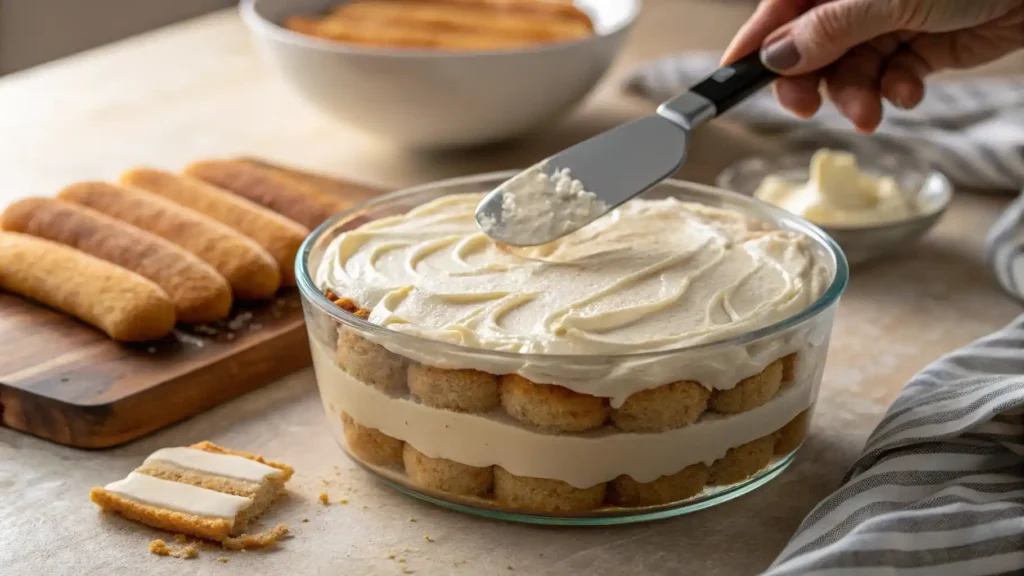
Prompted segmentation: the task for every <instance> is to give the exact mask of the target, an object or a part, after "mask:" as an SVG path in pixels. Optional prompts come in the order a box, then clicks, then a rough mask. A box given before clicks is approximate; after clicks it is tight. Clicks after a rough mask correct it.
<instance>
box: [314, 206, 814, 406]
mask: <svg viewBox="0 0 1024 576" xmlns="http://www.w3.org/2000/svg"><path fill="white" fill-rule="evenodd" d="M482 196H483V195H482V194H467V195H457V196H448V197H444V198H440V199H438V200H435V201H433V202H430V203H428V204H425V205H423V206H420V207H418V208H416V209H414V210H412V211H410V212H408V213H406V214H404V215H400V216H393V217H388V218H384V219H380V220H376V221H373V222H370V223H368V224H366V225H364V226H362V227H360V228H358V229H356V230H353V231H350V232H346V233H344V234H342V235H340V236H339V237H338V238H336V239H334V241H333V242H332V243H331V244H330V245H329V246H328V248H327V251H326V253H325V256H324V258H323V260H322V263H321V266H320V269H319V271H318V278H317V280H318V284H319V285H320V286H323V287H329V288H330V289H331V290H333V291H334V292H335V293H337V294H339V295H343V296H345V297H347V298H350V299H351V300H353V301H354V302H356V303H357V304H358V305H359V306H361V307H363V308H367V309H370V310H371V314H370V317H369V321H370V322H372V323H374V324H377V325H380V326H384V327H387V328H389V329H390V330H393V331H396V332H402V333H406V334H410V335H414V336H418V337H422V338H427V339H431V340H439V341H443V342H449V343H453V344H459V345H462V346H469V347H473V348H482V349H487V350H497V351H505V352H518V353H535V354H582V355H613V354H614V355H619V354H628V353H636V352H648V351H657V350H665V349H673V348H678V347H682V346H689V345H694V344H701V343H706V342H712V341H717V340H722V339H726V338H729V337H731V336H735V335H738V334H742V333H744V332H748V331H750V330H754V329H757V328H761V327H764V326H767V325H770V324H773V323H775V322H777V321H780V320H783V319H785V318H787V317H790V316H792V315H794V314H796V313H798V312H800V311H801V310H803V309H805V308H807V307H808V306H809V305H810V304H811V303H812V302H813V301H814V300H815V299H816V298H817V297H818V296H819V295H821V294H822V292H823V291H824V290H825V289H826V287H827V286H828V283H829V282H830V281H831V276H832V274H831V271H830V269H829V267H828V266H827V265H826V264H825V263H824V262H823V260H822V258H820V257H819V256H818V254H817V252H816V251H815V250H814V245H813V243H812V242H811V241H810V240H809V239H808V238H806V237H804V236H802V235H800V234H798V233H794V232H790V231H783V230H776V229H771V228H770V227H769V226H767V225H766V224H764V223H763V222H761V221H759V220H756V219H753V218H750V217H748V216H746V215H743V214H741V213H739V212H735V211H731V210H724V209H718V208H712V207H709V206H704V205H700V204H693V203H687V202H682V201H679V200H676V199H673V198H669V199H664V200H645V199H640V200H634V201H632V202H629V203H627V204H625V205H623V206H622V207H620V208H618V209H616V210H613V211H612V212H610V213H609V214H608V215H606V216H604V217H602V218H600V219H599V220H597V221H595V222H594V223H592V224H590V225H589V226H587V227H585V228H583V229H581V230H579V231H577V232H575V233H573V234H570V235H569V236H566V237H564V238H561V239H559V240H557V241H555V242H552V243H551V244H546V245H543V246H540V247H535V248H529V249H511V248H508V247H504V246H501V245H498V244H496V243H495V242H494V241H492V240H491V239H490V238H488V237H487V236H486V235H485V234H483V233H482V232H481V231H480V230H479V229H478V227H477V224H476V222H475V221H474V218H473V212H474V209H475V208H476V206H477V204H478V203H479V202H480V200H481V198H482ZM777 357H778V356H775V358H777ZM775 358H766V359H764V360H763V364H762V365H761V366H760V367H758V366H750V367H749V368H744V370H746V371H747V373H746V374H744V375H743V376H748V375H750V374H752V373H756V372H757V371H758V370H760V369H761V368H763V365H764V364H767V363H768V362H770V361H771V360H773V359H775ZM467 367H469V366H467ZM509 371H513V370H509V369H506V370H504V372H509ZM499 373H500V372H499ZM675 379H678V377H676V378H675ZM540 381H543V380H540ZM668 381H671V380H668ZM733 384H735V381H732V382H726V383H725V385H726V386H731V385H733ZM591 392H592V393H598V394H600V391H593V390H591ZM609 395H611V394H609Z"/></svg>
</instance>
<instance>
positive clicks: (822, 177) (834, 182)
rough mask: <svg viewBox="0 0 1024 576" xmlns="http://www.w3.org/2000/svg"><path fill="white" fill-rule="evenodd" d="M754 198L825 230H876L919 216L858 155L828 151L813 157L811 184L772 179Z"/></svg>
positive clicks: (893, 182) (890, 183) (889, 182)
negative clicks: (863, 168)
mask: <svg viewBox="0 0 1024 576" xmlns="http://www.w3.org/2000/svg"><path fill="white" fill-rule="evenodd" d="M754 196H755V197H757V198H759V199H761V200H764V201H765V202H768V203H770V204H774V205H776V206H779V207H780V208H784V209H785V210H787V211H789V212H792V213H794V214H797V215H799V216H803V217H804V218H806V219H808V220H810V221H811V222H814V223H815V224H821V225H824V226H845V227H857V226H871V225H875V224H883V223H887V222H895V221H899V220H904V219H906V218H909V217H911V216H913V215H914V213H915V212H916V209H915V207H914V205H913V203H912V202H910V201H908V200H907V198H906V197H905V196H904V194H903V192H902V191H901V190H900V188H899V185H898V184H897V183H896V180H894V179H893V178H890V177H888V176H885V177H881V178H876V177H874V176H872V175H870V174H865V173H864V172H862V171H861V170H860V169H859V168H858V167H857V158H856V157H855V156H854V155H853V154H850V153H848V152H836V151H833V150H827V149H823V150H818V151H817V152H816V153H815V154H814V156H813V157H812V158H811V167H810V179H809V180H808V181H807V182H794V181H793V180H790V179H787V178H785V177H782V176H768V177H767V178H765V179H764V180H763V181H762V182H761V184H760V186H758V188H757V190H756V191H755V192H754Z"/></svg>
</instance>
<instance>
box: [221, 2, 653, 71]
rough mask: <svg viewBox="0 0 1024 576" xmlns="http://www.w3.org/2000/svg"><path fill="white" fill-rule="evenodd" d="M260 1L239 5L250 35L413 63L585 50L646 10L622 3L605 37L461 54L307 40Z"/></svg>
mask: <svg viewBox="0 0 1024 576" xmlns="http://www.w3.org/2000/svg"><path fill="white" fill-rule="evenodd" d="M260 1H262V0H240V2H239V3H238V12H239V14H240V16H241V18H242V22H244V23H245V25H246V26H247V27H248V28H249V29H250V30H251V31H253V32H256V33H258V34H262V35H264V36H267V37H269V38H271V39H273V40H277V41H279V42H283V43H285V44H291V45H294V46H300V47H302V48H308V49H312V50H322V51H326V52H332V53H334V54H347V55H353V56H355V55H358V56H378V57H391V58H410V59H422V58H459V59H461V58H480V57H514V56H525V55H535V54H545V53H549V52H554V51H558V50H567V49H570V48H574V47H577V46H582V45H585V44H588V43H592V42H596V41H598V40H601V39H604V38H612V37H614V36H617V35H620V34H623V33H624V32H627V31H628V30H630V29H631V28H632V27H633V25H634V24H635V23H636V20H637V18H638V17H639V16H640V12H641V10H642V9H643V0H620V1H627V2H631V3H632V10H631V11H630V12H629V15H628V16H627V17H626V19H625V20H624V21H623V22H622V23H621V24H619V25H618V26H617V27H615V28H613V29H612V30H609V31H607V32H605V33H603V34H597V33H595V34H594V35H593V36H588V37H586V38H580V39H578V40H571V41H568V42H554V43H548V44H537V45H535V46H525V47H522V48H512V49H506V50H467V51H458V50H433V49H421V48H386V47H366V46H360V45H357V44H346V43H344V42H335V41H332V40H325V39H322V38H314V37H312V36H307V35H305V34H301V33H299V32H293V31H291V30H288V29H287V28H285V27H283V26H281V25H280V24H278V23H276V22H272V21H270V20H268V19H266V18H264V17H263V15H262V14H260V13H259V11H258V10H257V9H256V4H257V2H260Z"/></svg>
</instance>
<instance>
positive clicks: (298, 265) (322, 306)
mask: <svg viewBox="0 0 1024 576" xmlns="http://www.w3.org/2000/svg"><path fill="white" fill-rule="evenodd" d="M520 171H521V170H504V171H498V172H487V173H482V174H473V175H469V176H460V177H457V178H448V179H444V180H436V181H433V182H429V183H427V184H420V185H417V186H411V187H408V188H402V189H399V190H396V191H394V192H389V193H386V194H382V195H380V196H377V197H376V198H372V199H370V200H368V201H366V202H361V203H359V204H357V205H355V206H353V207H351V208H349V209H347V210H345V211H343V212H339V213H338V214H335V215H334V216H332V217H330V218H329V219H327V220H326V221H325V222H324V223H322V224H320V225H319V226H317V227H316V229H314V230H313V231H312V232H310V234H309V236H307V237H306V239H305V240H303V242H302V245H301V246H300V247H299V251H298V254H296V257H295V278H296V284H297V286H298V288H299V293H300V295H301V296H302V299H303V300H304V301H306V302H309V303H311V304H313V305H314V306H315V307H316V308H317V309H319V311H320V312H323V313H326V314H327V315H328V316H331V317H332V318H334V320H336V321H337V322H338V323H340V324H344V325H346V326H348V327H350V328H353V329H355V330H358V331H361V332H369V333H370V334H373V335H374V336H377V337H379V338H382V339H383V340H382V341H387V340H388V339H397V340H406V341H408V342H416V343H421V344H425V345H427V346H429V347H436V349H439V350H444V351H447V352H454V353H456V354H459V353H461V354H468V355H474V354H477V355H479V354H482V355H486V356H491V357H498V358H505V359H510V360H519V361H522V360H524V359H526V360H529V359H531V358H535V359H537V360H538V361H543V362H551V361H565V362H569V363H573V362H577V363H593V362H595V361H598V360H601V359H607V358H614V359H616V360H620V359H629V360H644V359H652V358H659V357H663V356H667V355H677V354H683V353H691V352H709V351H714V350H717V349H721V348H732V347H736V346H744V345H746V344H749V343H751V342H755V341H758V340H762V339H764V338H768V337H770V336H772V335H774V334H776V333H779V332H783V331H785V330H787V329H789V328H792V327H793V326H796V325H798V324H802V323H803V322H804V321H807V320H810V319H811V318H814V317H816V316H818V315H819V314H821V313H822V312H824V311H826V310H828V309H829V308H830V307H832V306H833V305H834V304H835V303H836V302H837V301H838V300H839V297H840V296H841V295H842V293H843V291H844V290H845V289H846V285H847V282H848V281H849V276H850V271H849V265H848V264H847V261H846V256H845V254H843V251H842V249H841V248H840V247H839V244H837V243H836V241H835V240H833V239H832V238H831V237H830V236H829V235H828V234H826V233H825V232H824V231H823V230H822V229H821V228H819V227H818V226H816V225H814V224H812V223H810V222H808V221H807V220H804V219H802V218H800V217H798V216H795V215H793V214H791V213H789V212H787V211H785V210H783V209H781V208H777V207H775V206H772V205H770V204H768V203H766V202H763V201H761V200H758V199H756V198H752V197H750V196H746V195H743V194H739V193H737V192H731V191H729V190H724V189H721V188H716V187H714V186H708V185H705V184H698V183H696V182H689V181H686V180H678V179H675V178H668V179H666V180H663V181H661V182H659V183H658V184H657V185H656V186H661V185H664V184H668V185H669V186H672V187H675V188H677V189H682V190H694V191H697V192H702V193H709V194H713V195H721V196H726V197H728V198H730V199H733V200H736V201H738V202H740V203H741V204H748V205H753V206H756V207H757V209H758V210H760V211H762V213H765V214H767V215H768V216H770V217H772V218H773V219H775V220H783V221H787V222H789V223H790V224H795V225H796V228H797V229H798V231H799V232H801V233H803V234H805V235H807V236H809V237H810V238H812V239H813V240H814V241H815V242H816V243H818V244H819V245H821V246H823V247H824V248H826V249H827V250H828V253H829V254H831V256H832V257H833V259H834V260H835V275H834V276H833V278H832V282H831V283H830V284H829V286H828V288H827V289H826V290H825V291H824V292H822V294H821V296H819V297H818V298H817V299H816V300H815V301H814V302H813V303H811V305H810V306H808V307H807V308H804V309H803V310H801V311H800V312H798V313H796V314H794V315H792V316H789V317H788V318H784V319H782V320H780V321H778V322H775V323H773V324H769V325H767V326H764V327H761V328H758V329H756V330H751V331H749V332H744V333H742V334H739V335H737V336H733V337H732V338H728V339H725V340H715V341H713V342H706V343H702V344H697V345H692V346H682V347H679V348H671V349H665V350H653V351H647V352H631V353H628V354H600V355H596V354H537V353H533V354H524V353H519V352H505V351H499V350H488V349H486V348H474V347H472V346H462V345H459V344H452V343H449V342H441V341H439V340H430V339H428V338H421V337H419V336H413V335H411V334H403V333H401V332H395V331H394V330H388V329H387V328H384V327H381V326H378V325H376V324H373V323H371V322H369V321H367V320H364V319H362V318H360V317H358V316H356V315H355V314H351V313H349V312H346V311H345V310H343V309H341V308H339V307H338V306H337V305H336V304H334V302H332V301H331V300H330V299H328V298H327V296H326V295H324V294H323V292H321V291H320V289H319V288H317V286H316V282H315V281H314V280H313V276H312V274H311V273H310V270H309V266H308V261H309V256H310V252H311V251H312V249H313V246H314V245H315V244H316V243H317V241H319V239H320V237H321V236H323V235H324V234H325V233H326V232H327V231H328V230H331V229H332V228H334V227H335V226H336V225H337V224H338V223H340V222H341V221H343V220H345V219H347V218H350V217H352V216H355V215H357V214H360V213H362V212H363V211H365V210H367V209H370V208H373V207H375V206H380V205H386V204H389V203H392V202H394V201H396V200H400V199H403V198H408V197H410V196H415V195H417V194H422V193H424V192H430V191H437V190H438V189H443V188H446V187H453V186H463V185H467V184H484V185H486V183H488V182H492V183H494V184H495V185H497V184H498V183H500V182H503V181H505V180H507V179H509V178H511V177H512V176H514V175H516V174H518V173H519V172H520ZM307 330H309V327H308V326H307Z"/></svg>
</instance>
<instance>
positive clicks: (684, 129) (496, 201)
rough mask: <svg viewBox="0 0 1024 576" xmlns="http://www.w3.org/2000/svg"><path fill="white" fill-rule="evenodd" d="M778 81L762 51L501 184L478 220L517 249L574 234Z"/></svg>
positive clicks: (662, 173) (659, 176)
mask: <svg viewBox="0 0 1024 576" xmlns="http://www.w3.org/2000/svg"><path fill="white" fill-rule="evenodd" d="M775 78H776V74H775V73H774V72H772V71H770V70H768V69H767V68H765V66H764V65H763V64H762V63H761V59H760V57H759V55H758V54H757V53H754V54H751V55H749V56H747V57H745V58H743V59H741V60H739V61H737V62H735V63H733V64H731V65H729V66H723V67H722V68H719V69H718V70H717V71H716V72H715V73H714V74H712V75H711V76H709V77H708V78H707V79H705V80H703V81H701V82H700V83H698V84H697V85H695V86H694V87H692V88H690V90H688V91H687V92H686V93H684V94H682V95H680V96H677V97H676V98H673V99H672V100H669V101H667V102H665V103H663V104H662V105H661V106H659V107H658V112H657V114H653V115H651V116H646V117H644V118H640V119H639V120H634V121H633V122H630V123H628V124H623V125H622V126H619V127H617V128H613V129H611V130H608V131H607V132H604V133H601V134H598V135H597V136H594V137H593V138H590V139H589V140H585V141H583V142H581V143H579V144H576V145H575V146H573V147H571V148H568V149H566V150H563V151H562V152H559V153H558V154H555V155H554V156H551V157H550V158H547V159H546V160H544V161H542V162H540V163H538V164H536V165H534V166H533V167H531V168H529V169H528V170H526V171H524V172H521V173H520V174H518V175H516V176H514V177H513V178H512V179H510V180H508V181H507V182H505V183H504V184H502V185H501V186H498V187H497V188H495V189H494V190H492V191H491V192H490V193H489V194H488V195H487V196H486V197H485V198H484V199H483V201H481V202H480V205H479V206H477V209H476V221H477V223H478V224H479V225H480V228H481V229H482V230H483V231H484V232H485V233H486V234H487V235H488V236H490V237H491V238H493V239H495V240H497V241H499V242H503V243H505V244H509V245H512V246H537V245H540V244H546V243H548V242H551V241H554V240H557V239H559V238H561V237H562V236H565V235H566V234H570V233H572V232H575V231H576V230H579V229H580V228H582V227H584V226H586V225H587V224H589V223H591V222H593V221H594V220H596V219H598V218H600V217H601V216H603V215H604V214H605V213H607V212H608V211H610V210H612V209H613V208H615V207H616V206H618V205H620V204H622V203H624V202H626V201H627V200H629V199H631V198H633V197H635V196H637V195H638V194H641V193H642V192H644V191H645V190H647V189H648V188H651V187H652V186H654V185H655V184H657V183H658V182H661V181H662V180H664V179H665V178H668V177H669V176H671V175H672V174H673V173H675V172H676V170H678V169H679V167H680V166H682V165H683V162H684V161H685V160H686V154H687V140H688V139H689V135H690V131H692V130H693V129H694V128H696V127H697V126H699V125H701V124H703V123H705V122H707V121H708V120H710V119H712V118H714V117H716V116H718V115H720V114H722V113H723V112H725V111H726V110H728V109H730V108H732V107H733V106H734V105H736V104H737V103H739V102H742V101H743V100H745V99H746V98H747V97H748V96H750V95H751V94H753V93H754V92H756V91H758V90H760V89H761V88H763V87H764V86H766V85H768V84H769V83H770V82H771V81H772V80H773V79H775Z"/></svg>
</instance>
